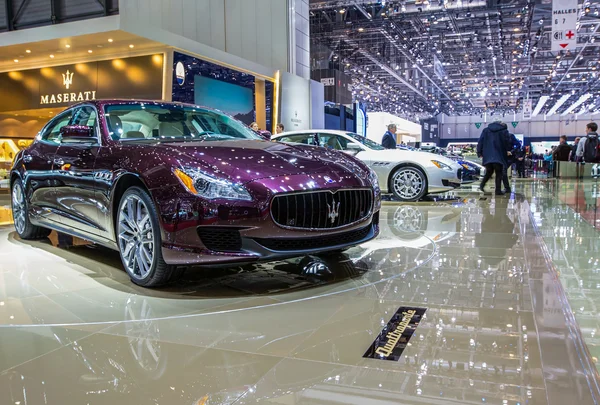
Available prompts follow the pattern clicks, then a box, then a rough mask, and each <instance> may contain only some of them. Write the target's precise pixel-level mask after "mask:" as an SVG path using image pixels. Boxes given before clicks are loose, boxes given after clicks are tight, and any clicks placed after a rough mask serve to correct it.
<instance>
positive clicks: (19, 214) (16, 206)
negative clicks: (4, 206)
mask: <svg viewBox="0 0 600 405" xmlns="http://www.w3.org/2000/svg"><path fill="white" fill-rule="evenodd" d="M12 212H13V220H14V223H15V229H16V230H17V233H19V234H23V233H24V232H25V227H26V226H27V222H26V217H25V216H26V215H27V208H26V206H25V193H23V186H21V183H19V182H16V183H15V185H14V186H13V191H12Z"/></svg>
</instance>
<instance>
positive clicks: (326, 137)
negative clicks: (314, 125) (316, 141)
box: [319, 134, 350, 150]
mask: <svg viewBox="0 0 600 405" xmlns="http://www.w3.org/2000/svg"><path fill="white" fill-rule="evenodd" d="M319 138H320V139H321V146H324V147H326V148H327V149H334V150H346V147H347V146H348V143H350V141H348V140H347V139H346V138H344V137H342V136H338V135H333V134H319Z"/></svg>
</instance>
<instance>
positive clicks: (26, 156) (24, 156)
mask: <svg viewBox="0 0 600 405" xmlns="http://www.w3.org/2000/svg"><path fill="white" fill-rule="evenodd" d="M32 160H33V156H31V155H23V162H24V163H30V162H31V161H32Z"/></svg>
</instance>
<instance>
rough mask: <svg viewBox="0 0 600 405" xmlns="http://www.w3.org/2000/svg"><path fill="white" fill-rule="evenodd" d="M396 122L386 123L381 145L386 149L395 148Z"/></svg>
mask: <svg viewBox="0 0 600 405" xmlns="http://www.w3.org/2000/svg"><path fill="white" fill-rule="evenodd" d="M396 130H397V129H396V124H390V125H388V130H387V132H386V133H385V134H384V135H383V139H382V140H381V145H382V146H383V147H384V148H386V149H396Z"/></svg>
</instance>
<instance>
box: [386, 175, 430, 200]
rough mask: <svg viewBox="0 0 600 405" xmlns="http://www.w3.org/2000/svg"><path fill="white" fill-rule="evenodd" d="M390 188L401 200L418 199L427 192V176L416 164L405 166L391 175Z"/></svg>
mask: <svg viewBox="0 0 600 405" xmlns="http://www.w3.org/2000/svg"><path fill="white" fill-rule="evenodd" d="M390 190H391V191H392V193H393V194H394V196H395V197H396V198H397V199H399V200H400V201H418V200H420V199H421V198H423V197H424V196H425V195H426V194H427V176H425V173H423V171H422V170H421V169H419V168H417V167H415V166H403V167H399V168H398V169H396V170H395V171H394V172H393V173H392V175H391V176H390Z"/></svg>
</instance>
